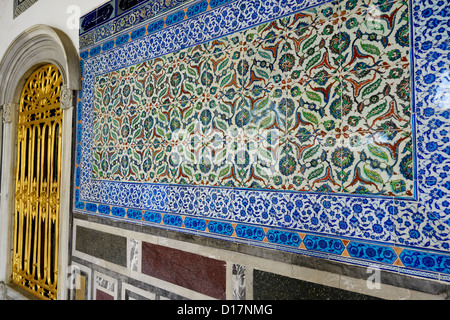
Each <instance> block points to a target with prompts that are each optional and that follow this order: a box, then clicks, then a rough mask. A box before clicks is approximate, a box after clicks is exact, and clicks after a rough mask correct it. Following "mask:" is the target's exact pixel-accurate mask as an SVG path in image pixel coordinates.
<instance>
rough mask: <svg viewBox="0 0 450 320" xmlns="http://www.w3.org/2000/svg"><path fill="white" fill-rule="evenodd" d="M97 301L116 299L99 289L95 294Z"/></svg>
mask: <svg viewBox="0 0 450 320" xmlns="http://www.w3.org/2000/svg"><path fill="white" fill-rule="evenodd" d="M95 300H114V297H113V296H112V295H109V294H107V293H106V292H103V291H102V290H98V289H97V290H96V292H95Z"/></svg>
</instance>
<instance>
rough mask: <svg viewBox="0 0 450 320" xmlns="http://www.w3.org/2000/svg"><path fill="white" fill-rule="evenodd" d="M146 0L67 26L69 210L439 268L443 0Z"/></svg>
mask: <svg viewBox="0 0 450 320" xmlns="http://www.w3.org/2000/svg"><path fill="white" fill-rule="evenodd" d="M130 3H131V2H130ZM155 3H156V2H154V1H140V2H139V3H136V4H134V5H131V4H130V5H129V6H128V7H127V8H126V9H124V8H125V2H124V3H118V2H117V1H115V2H114V1H110V2H108V3H106V4H105V6H104V7H101V8H99V9H98V10H100V9H101V10H103V11H105V10H106V9H102V8H106V7H108V6H109V5H110V6H111V7H114V8H115V9H114V10H113V11H111V12H114V13H111V15H110V16H108V17H106V16H104V17H105V18H104V19H103V18H102V19H103V20H102V19H100V20H98V19H96V20H95V21H96V23H95V24H93V25H92V26H91V29H89V30H84V31H80V33H83V32H85V33H83V36H80V47H81V57H82V60H81V67H82V71H83V91H82V94H80V97H79V102H80V103H79V110H78V124H77V136H78V138H77V159H76V176H75V186H76V187H75V193H74V194H75V201H74V202H75V204H74V210H76V211H78V212H84V213H88V214H97V215H103V216H108V217H111V218H114V219H123V220H126V221H130V222H134V223H142V224H148V225H155V226H159V227H163V228H169V229H174V230H179V231H182V232H189V233H199V234H202V235H205V236H209V237H215V238H219V239H226V240H232V241H245V242H250V243H253V244H255V245H259V246H265V247H270V248H276V249H278V250H287V251H293V252H299V253H302V254H309V255H314V256H320V257H322V256H323V257H325V258H330V257H331V258H332V259H335V260H339V261H345V262H347V263H355V264H363V265H365V264H367V265H368V264H370V263H374V262H376V263H382V264H383V266H384V267H385V268H387V269H390V270H395V271H398V270H399V268H403V269H401V272H404V273H414V274H416V275H420V276H424V277H430V278H439V279H441V280H442V279H444V280H445V279H448V273H449V272H448V270H449V267H448V266H449V265H450V258H449V257H448V256H447V255H446V254H447V253H448V250H449V234H448V231H449V228H450V209H449V208H448V207H449V204H450V202H449V200H448V190H450V182H448V177H447V172H448V170H449V166H448V162H449V160H448V159H449V156H450V152H449V150H450V146H449V139H448V127H449V126H448V118H449V117H448V110H447V109H446V108H445V97H446V96H447V95H446V93H449V92H450V89H449V86H448V84H449V83H450V81H449V80H450V79H449V78H448V67H447V66H448V65H449V59H450V57H449V54H448V53H449V47H448V43H447V42H446V41H445V40H446V39H447V38H448V36H449V30H447V29H448V28H447V25H448V21H449V16H450V13H449V11H448V10H447V6H445V1H436V3H434V2H433V3H431V2H430V3H427V4H423V3H422V2H416V1H414V0H413V1H400V0H342V1H335V2H327V1H320V0H317V1H303V0H298V1H295V0H289V1H288V0H286V1H264V2H261V1H216V0H210V1H206V0H204V1H191V2H186V1H178V2H177V1H173V2H171V3H166V4H165V6H159V7H155V6H153V7H152V8H153V9H154V11H152V14H149V15H145V14H144V13H147V12H149V11H147V9H146V8H149V7H150V6H151V5H154V4H155ZM121 5H122V6H123V8H122V9H121V10H118V9H117V8H119V7H120V6H121ZM120 8H121V7H120ZM169 8H170V9H172V11H170V13H169V15H166V14H165V12H166V11H167V10H169ZM136 10H138V11H139V10H140V11H139V12H141V13H142V14H141V15H140V16H139V18H136V19H134V20H128V22H129V23H128V22H127V23H125V22H123V23H122V22H121V23H120V25H122V26H123V28H119V29H118V28H116V27H112V26H113V25H116V24H117V23H119V21H122V20H121V19H124V17H131V16H130V15H132V13H133V12H134V13H136V12H138V11H136ZM103 11H102V12H103ZM96 12H97V11H96ZM105 12H106V11H105ZM90 15H92V17H91V16H90ZM94 16H96V13H95V12H94V13H90V14H88V15H86V16H85V17H83V18H82V21H88V22H89V21H90V20H89V19H93V17H94ZM89 17H90V18H89ZM96 17H98V15H97V16H96ZM135 17H137V16H135ZM108 19H109V20H108ZM87 24H88V23H87V22H86V25H87ZM105 30H106V31H105ZM444 36H445V38H444ZM86 39H91V40H92V41H91V40H89V41H88V40H86ZM416 250H418V251H416ZM421 250H435V252H433V253H432V254H431V253H430V254H428V253H426V252H425V251H421ZM330 255H331V256H330Z"/></svg>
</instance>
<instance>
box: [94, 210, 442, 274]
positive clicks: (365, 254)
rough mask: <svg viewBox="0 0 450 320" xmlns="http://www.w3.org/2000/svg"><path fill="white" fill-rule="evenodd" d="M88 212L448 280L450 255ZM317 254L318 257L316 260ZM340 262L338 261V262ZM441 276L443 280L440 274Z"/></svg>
mask: <svg viewBox="0 0 450 320" xmlns="http://www.w3.org/2000/svg"><path fill="white" fill-rule="evenodd" d="M86 210H87V213H89V214H91V215H97V216H101V217H110V218H113V219H116V220H121V221H127V222H131V223H134V224H140V225H147V226H158V227H160V228H166V229H170V230H177V231H182V232H188V233H192V234H197V235H202V236H206V237H213V238H221V239H225V240H230V239H233V241H236V242H242V243H248V244H252V245H255V246H263V247H266V248H272V249H277V250H281V251H286V252H296V253H301V254H310V255H312V256H317V257H321V258H323V257H324V256H323V254H326V257H327V259H334V260H342V259H344V260H345V261H346V262H348V263H352V264H356V265H374V266H376V267H378V268H380V269H386V270H391V271H395V272H399V273H405V274H410V273H411V271H412V270H420V271H421V272H423V273H422V275H426V277H427V278H432V279H436V280H441V281H449V280H448V279H449V278H448V277H446V276H444V275H450V255H445V254H439V253H435V252H428V251H423V250H413V249H410V248H405V247H402V246H396V245H393V244H378V243H369V242H362V241H358V240H353V239H340V238H336V237H333V236H321V235H316V234H309V233H303V232H294V231H287V230H285V229H283V230H280V229H274V228H265V227H261V226H256V225H248V224H241V223H230V222H227V221H218V220H209V219H202V218H193V217H191V216H185V215H179V214H167V213H162V212H156V211H143V210H134V209H124V208H117V207H110V206H105V205H97V204H93V203H86ZM318 253H320V254H319V255H317V254H318ZM342 261H343V260H342ZM441 274H442V275H441Z"/></svg>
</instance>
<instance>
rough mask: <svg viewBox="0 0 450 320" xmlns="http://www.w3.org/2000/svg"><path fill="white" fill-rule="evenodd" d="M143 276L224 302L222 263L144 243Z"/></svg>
mask: <svg viewBox="0 0 450 320" xmlns="http://www.w3.org/2000/svg"><path fill="white" fill-rule="evenodd" d="M142 273H144V274H147V275H149V276H152V277H155V278H158V279H161V280H164V281H167V282H170V283H173V284H176V285H179V286H182V287H184V288H187V289H190V290H193V291H196V292H199V293H202V294H204V295H207V296H210V297H213V298H216V299H225V291H226V264H225V262H224V261H220V260H215V259H211V258H207V257H203V256H200V255H197V254H193V253H189V252H185V251H181V250H178V249H173V248H168V247H163V246H159V245H154V244H150V243H146V242H143V243H142Z"/></svg>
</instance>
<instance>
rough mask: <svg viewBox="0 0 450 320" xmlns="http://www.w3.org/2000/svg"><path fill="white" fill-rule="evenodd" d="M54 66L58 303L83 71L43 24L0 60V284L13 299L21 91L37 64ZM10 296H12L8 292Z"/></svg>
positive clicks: (59, 36)
mask: <svg viewBox="0 0 450 320" xmlns="http://www.w3.org/2000/svg"><path fill="white" fill-rule="evenodd" d="M47 63H52V64H54V65H55V66H56V67H57V68H58V69H59V71H60V72H61V74H62V77H63V86H62V91H61V108H62V109H63V123H62V130H63V135H62V167H61V190H60V192H61V200H60V230H59V235H60V239H59V243H60V246H59V263H58V264H59V268H58V299H62V300H65V299H66V297H67V288H66V284H67V281H66V279H67V274H66V273H67V270H68V261H69V260H68V258H69V256H68V255H69V253H68V248H69V238H70V208H71V205H70V203H71V202H70V201H71V196H70V185H71V177H72V174H71V168H72V141H73V140H72V137H73V132H72V131H73V130H72V128H73V125H72V124H73V112H74V111H73V110H74V106H75V104H76V99H74V92H75V91H78V90H80V87H81V72H80V60H79V55H78V51H77V49H76V48H75V46H74V44H73V43H72V41H71V40H70V38H69V37H68V36H67V35H66V34H65V33H64V32H62V31H60V30H57V29H55V28H52V27H50V26H47V25H42V24H39V25H35V26H32V27H30V28H29V29H27V30H25V31H23V32H22V33H21V34H20V35H19V36H17V37H16V38H15V40H14V41H13V42H12V43H11V44H10V45H9V47H8V49H7V50H6V52H5V54H4V56H3V57H2V60H1V61H0V107H1V111H2V118H3V123H1V121H0V123H1V126H2V127H1V130H0V132H1V134H2V137H1V138H2V139H1V142H2V145H1V151H2V157H1V184H0V187H1V190H0V192H1V198H0V199H1V204H0V261H1V262H2V263H0V283H3V284H4V286H3V287H4V288H6V289H5V291H6V294H7V295H9V296H17V293H15V292H13V289H12V287H11V286H9V285H8V284H9V283H10V281H11V273H12V269H11V259H12V257H11V249H12V228H13V210H14V170H15V160H16V143H17V127H16V123H17V117H18V106H19V101H20V96H21V92H22V89H23V86H24V85H25V81H26V79H27V78H28V77H29V76H30V75H31V73H32V72H33V71H35V70H36V69H37V68H39V67H40V66H42V65H44V64H47ZM8 292H10V294H8Z"/></svg>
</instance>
